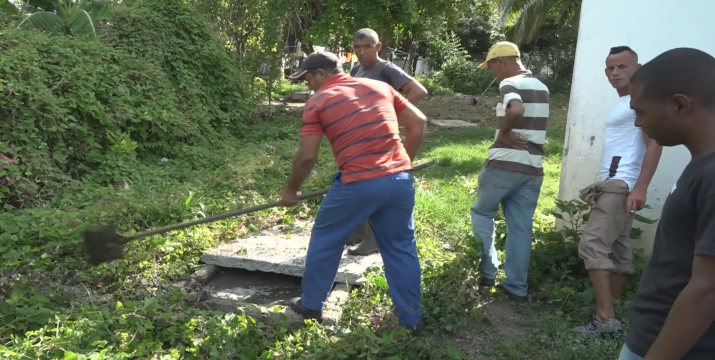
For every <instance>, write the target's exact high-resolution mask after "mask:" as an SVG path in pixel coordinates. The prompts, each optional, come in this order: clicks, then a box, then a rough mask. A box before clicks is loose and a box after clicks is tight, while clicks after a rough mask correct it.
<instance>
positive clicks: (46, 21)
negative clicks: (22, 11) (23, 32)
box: [17, 11, 66, 34]
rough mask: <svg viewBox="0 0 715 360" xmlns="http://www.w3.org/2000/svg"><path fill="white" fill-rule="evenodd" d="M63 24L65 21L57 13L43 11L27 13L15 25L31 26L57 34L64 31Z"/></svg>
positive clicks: (19, 26)
mask: <svg viewBox="0 0 715 360" xmlns="http://www.w3.org/2000/svg"><path fill="white" fill-rule="evenodd" d="M65 25H66V23H65V21H64V20H63V19H62V18H61V17H60V16H59V15H57V14H55V13H51V12H46V11H43V12H38V13H34V14H30V15H28V16H27V17H26V18H25V19H23V20H22V21H21V22H20V24H18V25H17V27H18V28H21V27H23V26H32V27H35V28H36V29H39V30H41V31H46V32H49V33H51V34H59V33H64V27H65Z"/></svg>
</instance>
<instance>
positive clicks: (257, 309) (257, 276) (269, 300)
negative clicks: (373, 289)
mask: <svg viewBox="0 0 715 360" xmlns="http://www.w3.org/2000/svg"><path fill="white" fill-rule="evenodd" d="M204 291H206V292H207V293H208V299H207V300H206V301H204V302H202V306H203V307H205V308H209V309H212V310H218V311H223V312H237V313H244V314H246V315H248V316H251V317H253V318H255V319H259V320H262V321H265V322H269V323H276V322H278V321H281V320H284V319H285V320H288V324H289V325H290V326H291V327H292V328H296V329H297V328H299V327H300V326H302V325H303V318H302V317H301V316H300V315H298V314H297V313H295V312H293V310H291V309H290V307H289V301H290V300H291V299H292V298H294V297H299V296H300V295H301V292H302V291H301V287H300V278H297V277H293V276H287V275H281V274H275V273H262V272H257V271H248V270H239V269H222V272H221V273H220V274H218V275H217V276H216V277H215V278H214V279H213V281H211V283H209V284H208V285H207V286H206V287H204ZM348 295H349V288H348V286H347V285H345V284H336V286H335V287H334V289H333V291H332V292H331V293H330V296H328V299H327V301H326V303H325V308H324V311H323V319H324V322H323V323H324V324H325V325H336V324H337V321H338V320H339V319H340V316H342V307H341V306H340V304H341V303H342V302H343V301H344V300H345V299H347V297H348Z"/></svg>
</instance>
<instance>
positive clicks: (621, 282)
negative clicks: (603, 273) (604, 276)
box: [610, 273, 628, 299]
mask: <svg viewBox="0 0 715 360" xmlns="http://www.w3.org/2000/svg"><path fill="white" fill-rule="evenodd" d="M627 279H628V278H627V277H626V275H622V274H616V273H611V279H610V280H611V296H613V298H614V299H620V298H621V297H622V296H623V291H624V290H625V288H626V280H627Z"/></svg>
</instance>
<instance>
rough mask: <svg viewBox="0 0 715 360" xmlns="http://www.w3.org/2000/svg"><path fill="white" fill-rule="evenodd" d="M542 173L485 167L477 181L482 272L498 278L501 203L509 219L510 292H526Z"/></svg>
mask: <svg viewBox="0 0 715 360" xmlns="http://www.w3.org/2000/svg"><path fill="white" fill-rule="evenodd" d="M543 181H544V177H543V176H534V175H527V174H524V173H519V172H513V171H505V170H500V169H492V168H488V167H483V168H482V171H481V172H479V180H478V183H477V200H476V202H475V204H474V206H472V211H471V212H472V231H473V233H474V237H475V238H477V239H478V240H481V241H482V263H481V272H482V277H483V278H485V279H495V278H496V276H497V269H498V267H499V259H498V258H497V251H496V248H495V247H494V236H495V233H494V217H495V216H496V214H497V211H499V204H501V205H502V207H503V209H504V217H505V220H506V233H507V235H506V261H505V264H504V272H505V273H506V280H504V282H503V283H502V285H503V286H504V289H505V290H507V291H508V292H510V293H512V294H514V295H518V296H526V291H527V289H528V285H527V279H528V276H529V261H530V258H531V235H532V232H533V229H532V223H533V219H534V212H535V211H536V203H537V201H538V200H539V194H540V193H541V184H542V183H543Z"/></svg>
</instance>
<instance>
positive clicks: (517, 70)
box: [500, 63, 529, 80]
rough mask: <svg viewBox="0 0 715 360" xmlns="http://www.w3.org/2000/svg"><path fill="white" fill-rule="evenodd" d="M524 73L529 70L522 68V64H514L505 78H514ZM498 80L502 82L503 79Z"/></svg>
mask: <svg viewBox="0 0 715 360" xmlns="http://www.w3.org/2000/svg"><path fill="white" fill-rule="evenodd" d="M526 72H529V70H528V69H527V68H526V67H524V65H523V64H521V63H516V64H515V66H514V67H513V68H511V71H509V75H508V76H507V77H506V78H507V79H508V78H510V77H514V76H517V75H519V74H523V73H526ZM500 80H504V79H500Z"/></svg>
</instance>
